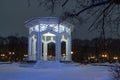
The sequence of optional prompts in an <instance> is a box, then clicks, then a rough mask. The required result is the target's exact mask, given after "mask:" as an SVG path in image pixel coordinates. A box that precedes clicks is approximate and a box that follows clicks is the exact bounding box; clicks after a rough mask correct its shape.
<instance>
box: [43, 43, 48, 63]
mask: <svg viewBox="0 0 120 80" xmlns="http://www.w3.org/2000/svg"><path fill="white" fill-rule="evenodd" d="M47 50H48V48H47V42H46V41H45V42H44V47H43V60H44V61H47Z"/></svg>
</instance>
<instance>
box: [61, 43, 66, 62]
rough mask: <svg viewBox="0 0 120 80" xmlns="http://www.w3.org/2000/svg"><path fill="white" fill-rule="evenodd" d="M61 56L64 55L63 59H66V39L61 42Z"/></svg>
mask: <svg viewBox="0 0 120 80" xmlns="http://www.w3.org/2000/svg"><path fill="white" fill-rule="evenodd" d="M61 56H62V58H61V60H62V61H65V59H66V42H65V41H62V42H61Z"/></svg>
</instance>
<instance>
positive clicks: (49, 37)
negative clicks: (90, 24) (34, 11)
mask: <svg viewBox="0 0 120 80" xmlns="http://www.w3.org/2000/svg"><path fill="white" fill-rule="evenodd" d="M25 26H26V27H27V28H28V30H29V36H28V60H29V61H48V60H55V61H71V31H72V25H71V24H69V23H66V22H63V23H59V20H58V18H56V17H38V18H33V19H31V20H28V21H26V22H25ZM62 42H64V43H65V44H66V45H65V48H66V49H65V50H66V51H65V52H64V53H61V52H62V48H61V43H62ZM52 44H54V45H52ZM51 45H52V46H51ZM49 48H50V49H51V48H52V50H54V51H53V52H52V54H51V53H50V49H49Z"/></svg>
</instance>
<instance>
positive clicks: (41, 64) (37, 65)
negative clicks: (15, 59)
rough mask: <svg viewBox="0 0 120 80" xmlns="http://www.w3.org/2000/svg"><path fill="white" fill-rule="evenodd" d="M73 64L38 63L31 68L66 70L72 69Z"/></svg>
mask: <svg viewBox="0 0 120 80" xmlns="http://www.w3.org/2000/svg"><path fill="white" fill-rule="evenodd" d="M73 66H75V65H73V64H69V63H68V64H67V63H60V62H57V61H38V62H37V63H36V64H35V65H34V66H33V67H34V68H54V69H55V68H68V67H73Z"/></svg>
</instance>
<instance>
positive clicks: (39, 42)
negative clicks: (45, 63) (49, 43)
mask: <svg viewBox="0 0 120 80" xmlns="http://www.w3.org/2000/svg"><path fill="white" fill-rule="evenodd" d="M41 54H42V40H41V34H40V32H38V33H37V61H41V57H42V56H41Z"/></svg>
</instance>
